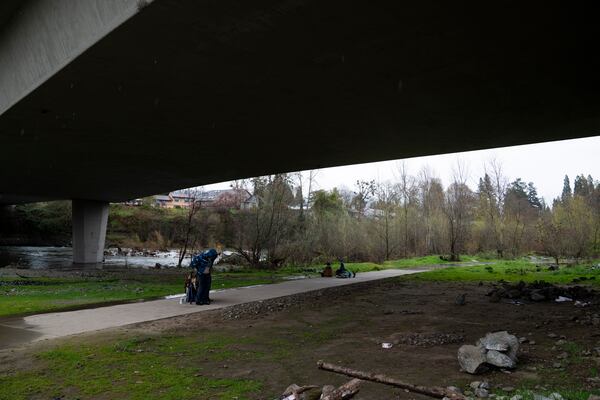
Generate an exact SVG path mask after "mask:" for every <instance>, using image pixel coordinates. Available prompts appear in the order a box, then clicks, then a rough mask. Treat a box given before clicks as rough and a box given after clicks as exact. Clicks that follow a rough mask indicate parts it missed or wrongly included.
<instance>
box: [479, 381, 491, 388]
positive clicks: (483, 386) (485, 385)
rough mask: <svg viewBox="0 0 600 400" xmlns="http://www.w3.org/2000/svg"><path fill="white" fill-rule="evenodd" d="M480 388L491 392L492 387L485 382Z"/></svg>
mask: <svg viewBox="0 0 600 400" xmlns="http://www.w3.org/2000/svg"><path fill="white" fill-rule="evenodd" d="M479 387H480V388H482V389H486V390H490V388H491V386H490V383H489V382H488V381H483V382H481V383H480V384H479Z"/></svg>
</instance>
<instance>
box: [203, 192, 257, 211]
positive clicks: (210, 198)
mask: <svg viewBox="0 0 600 400" xmlns="http://www.w3.org/2000/svg"><path fill="white" fill-rule="evenodd" d="M198 201H199V202H200V204H201V206H202V207H207V208H234V209H240V210H248V209H252V208H255V207H257V206H258V199H257V198H256V196H254V195H252V194H251V193H250V192H249V191H247V190H246V189H224V190H208V191H206V192H202V193H200V195H199V197H198Z"/></svg>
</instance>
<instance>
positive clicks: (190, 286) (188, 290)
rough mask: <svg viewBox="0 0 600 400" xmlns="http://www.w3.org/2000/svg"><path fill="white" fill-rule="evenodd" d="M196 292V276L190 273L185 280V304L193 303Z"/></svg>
mask: <svg viewBox="0 0 600 400" xmlns="http://www.w3.org/2000/svg"><path fill="white" fill-rule="evenodd" d="M197 290H198V284H197V282H196V274H195V273H194V272H190V274H189V275H188V276H187V278H185V302H186V303H193V302H195V301H196V291H197Z"/></svg>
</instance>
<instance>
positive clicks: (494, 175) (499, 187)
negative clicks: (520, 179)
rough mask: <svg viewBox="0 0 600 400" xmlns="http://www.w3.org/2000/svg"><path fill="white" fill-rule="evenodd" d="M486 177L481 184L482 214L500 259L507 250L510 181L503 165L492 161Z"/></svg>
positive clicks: (488, 164)
mask: <svg viewBox="0 0 600 400" xmlns="http://www.w3.org/2000/svg"><path fill="white" fill-rule="evenodd" d="M484 171H485V175H484V177H483V179H480V182H479V188H478V189H479V199H480V204H479V206H480V210H479V211H480V213H482V214H483V216H484V219H485V221H486V225H487V227H488V229H489V231H490V232H491V233H492V237H493V240H494V247H495V248H496V253H497V254H498V257H500V258H503V257H504V251H505V249H506V238H505V236H506V229H507V226H506V225H507V224H506V213H505V199H506V193H507V190H508V179H507V178H506V176H504V174H503V173H502V164H501V163H500V162H499V161H498V160H496V159H491V160H490V161H489V162H488V163H487V164H486V165H485V167H484Z"/></svg>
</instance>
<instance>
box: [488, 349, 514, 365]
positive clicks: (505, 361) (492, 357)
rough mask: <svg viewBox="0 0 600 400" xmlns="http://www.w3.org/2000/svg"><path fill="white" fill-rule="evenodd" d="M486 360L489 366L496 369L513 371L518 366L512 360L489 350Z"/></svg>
mask: <svg viewBox="0 0 600 400" xmlns="http://www.w3.org/2000/svg"><path fill="white" fill-rule="evenodd" d="M485 358H486V361H487V363H488V364H491V365H494V366H496V367H500V368H509V369H513V368H515V367H516V366H517V365H516V363H515V361H514V360H513V359H512V358H510V357H509V356H507V355H506V354H504V353H500V352H499V351H497V350H489V351H488V352H487V354H486V355H485Z"/></svg>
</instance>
